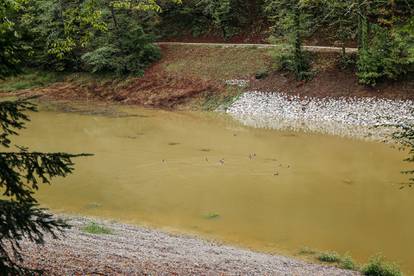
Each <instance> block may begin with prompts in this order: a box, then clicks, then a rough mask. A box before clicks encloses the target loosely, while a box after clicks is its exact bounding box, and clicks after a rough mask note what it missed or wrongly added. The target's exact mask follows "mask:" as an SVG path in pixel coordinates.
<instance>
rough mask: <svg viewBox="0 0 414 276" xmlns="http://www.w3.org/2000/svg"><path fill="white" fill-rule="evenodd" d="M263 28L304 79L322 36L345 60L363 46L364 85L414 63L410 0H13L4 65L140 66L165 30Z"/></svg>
mask: <svg viewBox="0 0 414 276" xmlns="http://www.w3.org/2000/svg"><path fill="white" fill-rule="evenodd" d="M263 30H267V32H263ZM259 33H260V35H262V36H264V37H271V38H272V39H271V41H272V42H274V43H278V44H280V45H281V47H280V48H279V49H277V51H278V52H275V54H274V56H275V63H277V67H278V68H279V69H285V70H289V71H292V72H293V73H294V74H295V75H296V77H297V78H298V79H308V78H309V77H311V76H312V74H313V73H312V72H311V71H310V68H311V66H310V60H309V57H308V56H307V55H306V54H305V53H304V52H303V50H302V46H303V44H304V43H305V41H306V40H307V39H308V38H309V37H312V36H315V35H318V36H321V37H323V39H325V40H326V41H327V42H326V43H329V44H330V45H332V44H338V45H340V46H342V47H343V54H342V59H343V61H344V63H349V62H350V61H351V59H350V58H349V56H348V55H347V53H346V52H345V46H346V45H347V44H348V45H352V46H354V45H357V47H358V48H359V53H358V57H357V60H356V63H355V66H356V75H357V77H358V79H359V81H360V82H361V83H362V84H366V85H372V86H373V85H376V83H377V82H380V81H382V80H397V79H400V78H403V77H404V76H406V75H408V74H412V73H413V71H414V68H413V67H414V5H413V4H412V3H411V1H407V0H374V1H372V0H341V1H339V0H333V1H332V0H295V1H287V0H184V1H182V2H181V1H180V0H159V1H158V2H157V1H156V0H6V1H2V3H0V61H1V63H0V71H1V72H2V74H3V75H5V74H10V73H14V72H16V71H17V70H18V69H19V66H20V65H26V66H27V65H29V66H43V67H46V68H48V69H54V70H56V71H63V70H73V71H90V72H99V73H101V72H105V73H116V74H118V75H121V74H122V75H124V74H135V75H141V74H142V73H143V70H144V69H145V68H146V67H147V66H148V65H149V64H150V63H152V62H154V61H155V60H157V59H158V58H159V57H160V51H159V49H158V47H156V46H154V44H153V42H154V41H155V39H156V38H157V37H158V38H159V37H160V36H161V37H166V36H175V37H177V36H183V35H184V36H185V35H194V36H199V35H202V34H207V35H211V34H214V35H216V36H217V35H218V36H221V37H223V38H224V39H228V38H231V37H233V36H236V35H241V36H243V34H244V35H247V36H248V35H252V36H254V35H255V34H258V35H259ZM28 56H30V57H29V58H27V57H28ZM22 60H24V61H25V62H24V63H22ZM6 68H7V70H6Z"/></svg>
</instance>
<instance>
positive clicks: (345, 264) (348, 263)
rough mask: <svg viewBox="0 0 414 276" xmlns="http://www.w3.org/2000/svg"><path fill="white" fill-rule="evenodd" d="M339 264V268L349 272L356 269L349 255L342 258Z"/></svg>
mask: <svg viewBox="0 0 414 276" xmlns="http://www.w3.org/2000/svg"><path fill="white" fill-rule="evenodd" d="M339 264H340V267H341V268H343V269H349V270H354V269H356V265H355V263H354V260H353V259H352V258H351V256H349V255H345V256H343V257H342V258H341V261H340V263H339Z"/></svg>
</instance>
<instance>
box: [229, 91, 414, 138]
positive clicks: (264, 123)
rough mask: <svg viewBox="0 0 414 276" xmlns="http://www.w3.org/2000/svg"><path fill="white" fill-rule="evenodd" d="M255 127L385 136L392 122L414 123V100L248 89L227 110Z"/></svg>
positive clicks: (371, 136) (360, 136)
mask: <svg viewBox="0 0 414 276" xmlns="http://www.w3.org/2000/svg"><path fill="white" fill-rule="evenodd" d="M226 112H227V113H228V114H230V115H231V116H232V117H234V118H235V119H237V120H239V121H241V122H242V123H243V124H245V125H247V126H252V127H260V128H272V129H279V130H297V131H306V132H308V131H309V132H320V133H325V134H333V135H339V136H345V137H354V138H365V139H370V140H384V139H386V138H387V137H389V134H390V133H392V132H393V131H394V128H392V127H389V125H398V124H407V123H414V102H413V101H411V100H389V99H381V98H368V97H367V98H323V99H321V98H313V97H304V98H300V97H298V96H290V95H287V94H285V93H281V92H273V93H268V92H259V91H252V92H246V93H244V94H243V95H242V96H241V97H240V98H238V99H237V100H236V101H235V102H234V103H233V104H232V105H231V106H230V107H229V108H228V109H227V110H226Z"/></svg>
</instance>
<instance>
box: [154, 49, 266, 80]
mask: <svg viewBox="0 0 414 276" xmlns="http://www.w3.org/2000/svg"><path fill="white" fill-rule="evenodd" d="M163 54H164V56H163V60H162V61H161V62H160V63H159V66H160V67H161V68H162V69H164V70H165V71H166V72H169V73H174V74H180V75H187V76H188V75H191V76H195V77H199V78H203V79H210V80H217V81H220V80H229V79H240V78H241V79H245V78H249V77H251V76H254V75H255V74H256V73H257V72H260V71H263V70H265V69H267V68H268V67H269V65H270V57H269V54H268V50H266V49H258V48H256V47H249V48H223V47H191V46H177V45H173V46H167V47H165V46H163Z"/></svg>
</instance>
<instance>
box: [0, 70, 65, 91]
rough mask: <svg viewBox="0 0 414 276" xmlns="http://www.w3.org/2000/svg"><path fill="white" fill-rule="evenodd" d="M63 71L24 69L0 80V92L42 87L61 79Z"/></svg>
mask: <svg viewBox="0 0 414 276" xmlns="http://www.w3.org/2000/svg"><path fill="white" fill-rule="evenodd" d="M63 79H64V74H63V73H55V72H47V71H35V70H33V69H26V70H24V71H23V72H22V73H21V74H19V75H16V76H12V77H8V78H6V79H4V80H0V92H13V91H18V90H23V89H30V88H37V87H44V86H47V85H49V84H52V83H54V82H58V81H62V80H63Z"/></svg>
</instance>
